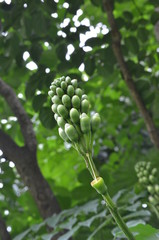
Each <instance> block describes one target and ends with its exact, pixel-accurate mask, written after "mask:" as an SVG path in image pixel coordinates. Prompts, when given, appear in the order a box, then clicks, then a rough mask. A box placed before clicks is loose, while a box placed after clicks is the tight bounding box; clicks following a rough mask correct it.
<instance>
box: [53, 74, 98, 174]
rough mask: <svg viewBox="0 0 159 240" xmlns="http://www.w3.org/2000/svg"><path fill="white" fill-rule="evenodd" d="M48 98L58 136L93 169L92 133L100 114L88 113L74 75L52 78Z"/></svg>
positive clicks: (88, 110) (95, 128)
mask: <svg viewBox="0 0 159 240" xmlns="http://www.w3.org/2000/svg"><path fill="white" fill-rule="evenodd" d="M48 94H49V96H50V97H51V100H52V103H53V104H52V111H53V112H54V118H55V120H56V121H57V124H58V126H59V128H58V131H59V135H60V137H61V138H62V139H63V140H64V141H66V142H69V143H71V144H72V146H73V147H74V148H75V149H76V150H77V151H78V152H79V153H80V154H81V155H82V156H83V157H84V159H85V160H86V164H87V167H88V169H89V170H90V171H91V173H92V171H93V173H92V175H93V176H94V178H95V177H96V175H97V171H96V169H95V166H94V164H93V160H91V156H92V145H93V134H94V133H95V131H96V130H97V129H98V128H99V125H100V121H101V120H100V116H99V114H98V113H94V114H93V115H92V116H90V103H89V100H88V96H87V95H86V94H84V92H83V90H82V89H81V88H80V87H79V85H78V81H77V79H71V78H70V77H68V76H67V77H61V78H57V79H55V80H54V81H53V82H52V84H51V86H50V91H49V92H48Z"/></svg>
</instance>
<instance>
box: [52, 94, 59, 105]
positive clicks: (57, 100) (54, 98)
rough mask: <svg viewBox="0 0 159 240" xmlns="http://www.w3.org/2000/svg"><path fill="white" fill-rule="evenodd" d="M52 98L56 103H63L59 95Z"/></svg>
mask: <svg viewBox="0 0 159 240" xmlns="http://www.w3.org/2000/svg"><path fill="white" fill-rule="evenodd" d="M51 100H52V102H53V103H56V104H60V103H61V100H60V98H59V97H58V96H57V95H54V96H53V97H52V99H51Z"/></svg>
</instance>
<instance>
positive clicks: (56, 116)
mask: <svg viewBox="0 0 159 240" xmlns="http://www.w3.org/2000/svg"><path fill="white" fill-rule="evenodd" d="M58 117H59V115H58V114H57V113H55V114H54V118H55V120H56V121H57V119H58Z"/></svg>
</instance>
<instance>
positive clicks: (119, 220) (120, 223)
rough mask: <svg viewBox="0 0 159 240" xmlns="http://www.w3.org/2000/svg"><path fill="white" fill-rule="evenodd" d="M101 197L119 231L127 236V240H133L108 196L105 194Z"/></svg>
mask: <svg viewBox="0 0 159 240" xmlns="http://www.w3.org/2000/svg"><path fill="white" fill-rule="evenodd" d="M102 196H103V199H104V201H105V202H106V205H107V207H108V209H109V211H110V213H111V214H112V216H113V218H114V220H115V221H116V223H117V224H118V226H119V227H120V229H121V230H122V231H123V232H124V234H125V236H127V238H128V239H129V240H135V238H134V236H133V234H132V233H131V232H130V230H129V229H128V227H127V225H126V224H125V222H124V220H123V219H122V217H121V215H120V213H119V211H118V208H117V206H116V205H115V204H114V202H113V201H112V199H111V197H110V196H109V194H108V193H106V194H105V195H102Z"/></svg>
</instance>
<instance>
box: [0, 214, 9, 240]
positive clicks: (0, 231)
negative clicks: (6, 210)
mask: <svg viewBox="0 0 159 240" xmlns="http://www.w3.org/2000/svg"><path fill="white" fill-rule="evenodd" d="M0 239H1V240H11V236H10V234H9V232H8V231H7V227H6V224H5V222H4V220H3V218H2V216H1V214H0Z"/></svg>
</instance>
